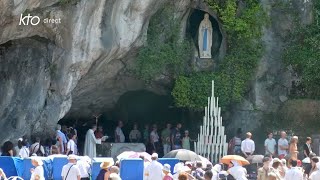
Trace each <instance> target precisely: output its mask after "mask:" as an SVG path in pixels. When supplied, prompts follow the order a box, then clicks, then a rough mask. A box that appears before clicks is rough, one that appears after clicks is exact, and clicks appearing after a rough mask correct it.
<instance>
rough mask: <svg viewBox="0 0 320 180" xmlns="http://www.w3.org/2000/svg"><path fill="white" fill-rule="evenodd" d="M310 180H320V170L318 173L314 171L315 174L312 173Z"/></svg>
mask: <svg viewBox="0 0 320 180" xmlns="http://www.w3.org/2000/svg"><path fill="white" fill-rule="evenodd" d="M309 179H310V180H319V179H320V170H318V171H314V172H313V173H311V175H310V177H309Z"/></svg>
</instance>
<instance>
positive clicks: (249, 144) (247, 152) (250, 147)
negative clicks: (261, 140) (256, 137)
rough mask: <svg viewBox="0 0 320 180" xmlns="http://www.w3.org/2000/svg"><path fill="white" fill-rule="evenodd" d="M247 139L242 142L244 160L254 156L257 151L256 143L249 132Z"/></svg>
mask: <svg viewBox="0 0 320 180" xmlns="http://www.w3.org/2000/svg"><path fill="white" fill-rule="evenodd" d="M246 135H247V138H246V139H245V140H243V141H242V142H241V151H242V153H243V155H244V158H248V157H249V156H252V155H253V153H254V151H255V144H254V141H253V140H252V139H251V137H252V134H251V133H250V132H247V134H246Z"/></svg>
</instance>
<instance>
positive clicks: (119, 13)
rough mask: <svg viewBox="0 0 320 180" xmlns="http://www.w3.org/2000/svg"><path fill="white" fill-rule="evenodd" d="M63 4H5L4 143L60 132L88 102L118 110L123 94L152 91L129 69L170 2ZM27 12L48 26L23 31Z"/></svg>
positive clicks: (1, 52) (1, 53) (32, 0)
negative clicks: (65, 120) (159, 13)
mask: <svg viewBox="0 0 320 180" xmlns="http://www.w3.org/2000/svg"><path fill="white" fill-rule="evenodd" d="M61 2H62V1H59V0H53V1H52V0H45V1H42V0H28V1H25V0H17V1H0V15H1V17H2V18H1V20H0V26H1V29H0V47H1V48H0V62H1V66H0V83H1V86H0V94H1V95H0V105H1V107H0V119H1V121H0V127H1V131H0V142H3V141H4V140H7V139H12V138H17V137H20V136H21V135H23V134H31V132H32V133H37V132H39V133H44V132H46V133H47V132H49V131H50V130H54V128H53V127H54V125H55V124H56V123H57V122H58V120H59V119H61V118H62V117H64V116H65V114H66V113H67V112H69V110H70V108H71V106H72V104H73V109H74V110H77V109H80V108H82V107H86V108H87V109H90V108H88V105H84V104H90V103H89V102H90V101H93V102H96V103H95V104H93V105H92V108H93V110H92V111H94V110H95V109H96V105H97V104H103V105H108V104H110V106H112V104H113V103H115V101H116V100H117V99H118V98H119V96H120V95H121V94H122V93H124V92H126V91H129V90H134V89H142V88H144V84H143V83H141V82H140V81H139V80H136V79H135V78H133V77H130V76H129V75H128V74H126V72H125V68H126V67H127V66H128V65H129V64H130V61H132V60H133V56H130V55H131V54H133V55H134V54H135V53H136V50H137V48H138V47H141V46H142V45H143V42H144V41H145V35H146V29H147V26H148V22H149V19H150V17H151V16H152V15H153V14H154V13H155V12H156V11H157V10H158V9H159V8H160V7H161V6H162V5H163V3H164V2H166V0H130V1H127V0H117V1H114V0H90V1H85V0H79V1H78V2H77V3H75V4H64V3H61ZM21 14H23V15H24V16H25V15H28V14H31V15H32V16H38V17H39V18H40V19H41V22H40V23H39V24H38V25H35V26H32V25H30V24H29V25H19V18H20V15H21ZM3 17H4V18H3ZM45 18H51V19H59V18H60V23H57V24H53V23H49V24H48V23H44V22H43V20H44V19H45ZM102 94H103V98H100V96H102ZM89 95H92V96H89ZM88 98H92V99H93V100H88ZM73 99H74V102H73V101H72V100H73ZM72 102H73V103H72ZM89 107H91V106H89ZM99 108H101V106H99ZM84 112H86V111H85V110H84ZM3 129H5V131H2V130H3ZM8 132H14V133H8Z"/></svg>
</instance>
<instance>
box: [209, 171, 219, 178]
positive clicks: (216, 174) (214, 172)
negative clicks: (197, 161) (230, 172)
mask: <svg viewBox="0 0 320 180" xmlns="http://www.w3.org/2000/svg"><path fill="white" fill-rule="evenodd" d="M211 172H212V178H211V180H218V177H219V173H218V172H217V171H214V170H211Z"/></svg>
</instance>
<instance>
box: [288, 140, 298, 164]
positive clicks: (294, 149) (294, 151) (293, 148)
mask: <svg viewBox="0 0 320 180" xmlns="http://www.w3.org/2000/svg"><path fill="white" fill-rule="evenodd" d="M297 144H298V136H293V137H292V138H291V140H290V145H289V153H290V156H291V160H298V153H299V151H298V145H297Z"/></svg>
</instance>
